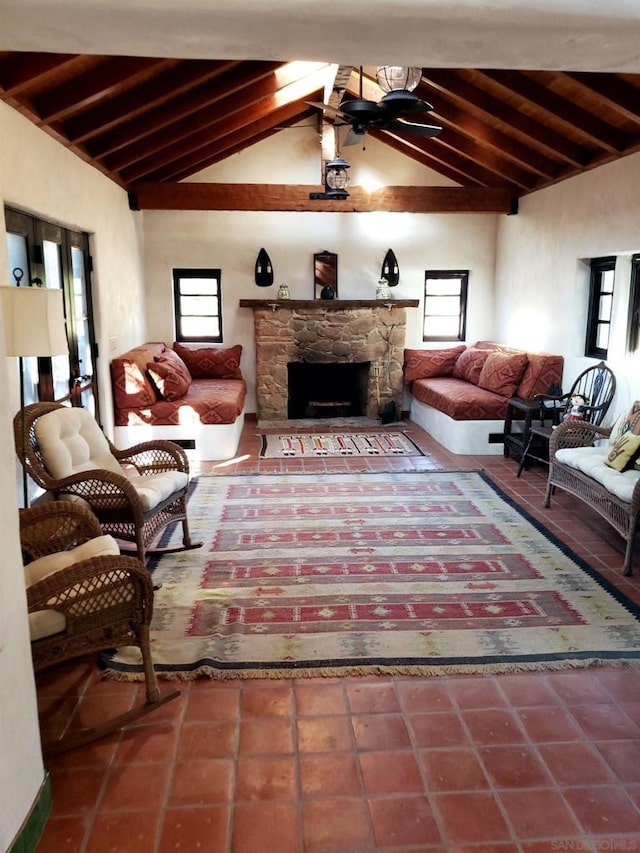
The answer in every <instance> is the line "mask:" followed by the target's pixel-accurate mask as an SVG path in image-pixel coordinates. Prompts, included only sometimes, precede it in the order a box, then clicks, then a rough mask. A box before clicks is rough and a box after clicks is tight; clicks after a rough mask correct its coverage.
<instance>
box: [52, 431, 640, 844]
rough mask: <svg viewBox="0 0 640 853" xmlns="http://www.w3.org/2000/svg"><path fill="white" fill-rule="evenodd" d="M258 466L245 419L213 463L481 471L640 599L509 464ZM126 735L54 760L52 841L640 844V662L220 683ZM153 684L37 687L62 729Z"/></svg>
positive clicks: (187, 695)
mask: <svg viewBox="0 0 640 853" xmlns="http://www.w3.org/2000/svg"><path fill="white" fill-rule="evenodd" d="M405 427H406V429H407V430H408V432H409V434H410V435H411V437H412V438H413V439H414V440H415V441H416V443H418V445H419V446H420V447H422V448H423V449H424V450H426V451H428V452H429V453H430V454H431V455H430V456H425V457H415V458H412V459H406V460H405V459H384V460H380V459H365V460H364V461H362V460H343V459H323V460H311V461H310V462H307V463H303V462H300V461H296V460H286V461H278V460H275V461H274V460H258V459H257V453H258V447H259V441H258V437H257V434H258V432H259V430H258V427H257V425H256V424H255V422H254V423H248V424H247V425H246V426H245V430H244V436H243V440H242V443H241V446H240V448H239V453H238V459H237V461H234V462H232V463H206V465H204V464H203V465H202V467H201V472H202V473H240V472H249V471H260V472H279V471H290V470H297V471H300V470H305V471H307V470H310V471H324V470H327V471H338V470H339V471H348V470H389V469H393V470H425V471H429V470H432V469H433V468H434V467H443V468H446V469H469V468H471V469H474V468H484V469H485V470H486V471H487V472H488V473H489V474H490V475H491V477H492V478H493V479H494V481H495V482H496V483H497V484H498V485H499V486H501V488H502V489H503V490H504V491H505V492H506V493H507V494H508V495H510V496H511V497H513V498H515V499H516V500H517V501H518V503H520V504H521V505H522V506H523V507H524V508H525V509H527V510H528V511H529V512H530V513H531V514H532V515H534V516H535V517H536V518H539V519H541V520H542V521H543V522H544V523H545V524H546V525H547V526H548V527H549V528H550V529H551V530H553V531H554V532H555V533H556V535H558V536H559V537H560V538H561V539H563V540H564V541H565V542H567V543H568V544H569V545H570V546H571V547H572V548H573V549H574V550H575V551H577V552H578V553H579V554H580V555H581V556H583V557H584V558H585V559H586V560H587V561H589V562H590V563H591V564H592V565H593V566H594V567H595V568H596V569H597V570H598V571H599V572H601V574H602V575H604V576H605V577H607V578H608V579H609V580H611V581H612V582H613V583H615V584H616V585H617V586H618V587H619V588H620V589H622V590H624V592H625V593H626V594H627V595H629V596H630V597H631V598H633V599H634V600H636V601H639V600H640V581H639V580H638V579H637V578H640V566H638V567H637V569H636V573H637V574H636V578H622V577H621V575H620V566H621V564H622V543H621V541H620V539H619V538H618V537H617V536H616V534H615V533H613V532H612V531H610V530H609V528H608V527H607V525H606V524H604V523H603V522H601V521H600V520H599V519H598V517H597V516H595V515H594V514H593V513H591V512H590V511H588V510H586V509H584V508H583V507H582V506H581V504H580V503H579V502H578V501H576V500H574V499H572V498H569V497H568V496H566V495H562V494H561V493H558V494H557V495H556V497H555V498H554V500H553V505H552V508H551V509H549V510H545V509H544V508H543V506H542V496H543V492H544V486H545V479H546V473H545V471H544V469H542V468H538V469H533V468H532V469H530V470H529V471H526V472H525V473H524V474H523V476H522V478H521V479H520V480H518V479H517V478H516V477H515V468H516V466H515V464H514V462H513V461H512V460H509V459H504V458H503V457H502V456H493V457H484V456H483V457H461V456H453V455H451V454H449V453H447V452H445V451H444V450H443V449H442V448H440V447H439V445H437V444H436V443H435V442H433V441H432V440H431V439H430V438H429V436H427V435H426V434H425V433H424V432H423V431H422V430H420V429H419V428H418V427H416V426H414V425H413V424H410V423H407V424H406V425H405ZM181 688H182V694H181V696H180V697H179V698H178V699H177V700H176V701H174V702H171V703H169V704H168V705H166V706H164V707H163V708H161V709H159V710H158V711H157V712H154V713H153V714H151V715H149V716H148V717H146V718H145V719H144V720H143V721H141V722H139V724H138V725H136V726H134V727H132V728H130V729H129V730H127V731H124V732H121V733H118V734H116V735H113V736H111V737H110V738H109V739H107V740H103V741H101V742H98V743H95V744H93V745H92V746H89V747H86V748H84V749H80V750H76V751H75V752H71V753H67V754H66V755H64V756H60V757H58V758H55V759H51V760H50V761H49V762H48V769H49V771H50V773H51V778H52V785H53V810H52V815H51V818H50V819H49V821H48V823H47V825H46V828H45V832H44V836H43V838H42V840H41V842H40V845H39V847H38V851H39V853H60V851H69V853H73V852H74V851H83V852H84V851H90V853H106V851H117V853H129V851H131V853H147V851H148V853H165V852H166V851H176V850H177V851H187V853H192V851H210V853H226V851H232V853H301V851H304V853H347V851H348V853H368V851H387V853H391V851H415V853H417V851H421V852H422V851H424V853H427V851H430V853H435V851H441V853H444V852H445V851H455V853H508V852H509V853H511V851H520V853H543V851H556V850H567V851H578V850H580V851H582V850H594V851H595V850H598V851H605V850H606V851H614V850H615V851H640V668H638V669H634V668H633V667H619V668H614V667H600V668H592V669H585V670H575V671H567V670H563V671H555V672H554V671H546V672H536V673H524V674H523V673H513V674H506V675H496V676H492V675H487V676H483V677H480V676H439V677H433V678H408V677H397V678H387V677H372V678H343V679H333V678H332V679H300V680H277V681H272V680H259V681H227V682H211V681H208V680H206V679H199V680H197V681H194V682H186V683H184V684H182V685H181ZM141 691H142V686H141V685H132V684H124V683H115V682H105V681H101V680H100V676H99V674H97V673H96V671H95V669H94V667H93V661H82V662H80V663H78V664H76V665H73V666H69V667H66V668H62V669H58V670H56V671H55V672H52V673H49V674H47V675H46V676H45V677H43V678H41V679H40V680H39V687H38V697H39V702H40V706H41V710H42V711H43V712H47V719H48V723H47V725H48V726H54V725H63V724H64V721H65V720H66V719H67V717H68V715H69V713H70V712H72V711H74V710H77V707H78V706H79V708H80V709H81V710H82V711H83V714H84V716H86V717H87V718H91V717H92V716H93V715H95V714H99V713H105V712H106V713H108V712H110V711H115V710H116V709H117V708H123V707H128V706H129V705H130V703H131V702H132V701H133V700H134V697H135V696H136V695H139V694H140V692H141Z"/></svg>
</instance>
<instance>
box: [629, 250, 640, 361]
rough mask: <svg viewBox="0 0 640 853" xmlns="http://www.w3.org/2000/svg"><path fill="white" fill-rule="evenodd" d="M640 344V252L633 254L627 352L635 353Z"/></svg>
mask: <svg viewBox="0 0 640 853" xmlns="http://www.w3.org/2000/svg"><path fill="white" fill-rule="evenodd" d="M639 346H640V254H636V255H631V277H630V282H629V316H628V320H627V352H628V353H634V352H636V351H637V350H638V347H639Z"/></svg>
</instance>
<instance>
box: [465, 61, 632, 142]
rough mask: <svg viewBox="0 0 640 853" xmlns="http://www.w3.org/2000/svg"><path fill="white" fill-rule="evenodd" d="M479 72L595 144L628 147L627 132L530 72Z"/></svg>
mask: <svg viewBox="0 0 640 853" xmlns="http://www.w3.org/2000/svg"><path fill="white" fill-rule="evenodd" d="M478 74H479V75H481V76H482V77H486V78H487V79H488V80H493V81H494V82H495V83H498V85H500V86H502V87H503V88H504V89H506V90H507V91H509V92H512V93H513V94H515V95H517V96H518V97H520V98H523V99H524V100H525V101H529V102H530V103H531V104H533V105H534V106H535V108H536V109H540V110H544V111H545V112H546V113H548V114H549V115H550V116H553V118H554V119H557V120H558V121H561V122H563V124H566V125H567V126H568V127H571V128H572V129H573V130H575V131H576V132H577V133H579V134H580V135H581V136H584V137H585V139H587V140H588V141H589V142H590V143H592V144H593V145H597V146H598V147H600V148H604V149H605V150H606V151H611V152H620V151H623V150H624V148H625V146H626V143H627V138H626V136H625V134H624V133H622V132H621V131H619V130H618V129H617V128H615V127H613V126H612V125H610V124H608V123H607V122H606V121H603V120H602V119H600V118H598V117H597V116H595V115H594V114H593V113H590V112H589V111H588V110H585V109H583V108H582V107H580V106H578V104H576V103H575V102H574V101H571V100H569V99H568V98H563V97H562V96H561V95H558V94H557V93H556V92H554V91H552V90H551V89H549V88H548V87H547V86H543V85H542V84H541V83H538V82H536V81H535V80H532V79H531V77H527V75H526V74H523V73H522V72H520V71H486V70H484V69H483V70H482V71H479V72H478Z"/></svg>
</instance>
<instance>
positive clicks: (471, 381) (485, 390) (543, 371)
mask: <svg viewBox="0 0 640 853" xmlns="http://www.w3.org/2000/svg"><path fill="white" fill-rule="evenodd" d="M563 366H564V359H563V357H562V356H560V355H550V354H548V353H532V352H525V351H523V350H517V349H514V348H512V347H505V346H503V345H502V344H499V343H496V342H494V341H478V342H477V343H476V344H474V345H473V346H470V347H467V346H465V345H460V346H457V347H447V348H445V349H434V350H426V349H424V350H410V349H406V350H405V355H404V382H405V385H406V386H407V388H408V390H409V393H410V395H411V403H410V409H409V417H410V419H411V420H412V421H415V422H416V423H417V424H418V425H419V426H421V427H422V428H423V429H425V430H426V431H427V432H428V433H429V434H430V435H431V436H433V438H435V439H436V441H438V442H439V443H440V444H442V445H444V447H446V448H447V449H448V450H450V451H451V452H453V453H464V454H473V455H490V454H500V453H502V452H503V435H504V420H505V415H506V411H507V404H508V402H509V399H510V398H511V397H514V396H515V397H521V398H531V397H534V396H535V395H536V394H546V393H547V392H548V390H549V386H550V385H552V384H554V383H561V381H562V371H563Z"/></svg>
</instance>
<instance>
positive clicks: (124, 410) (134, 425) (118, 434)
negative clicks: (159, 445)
mask: <svg viewBox="0 0 640 853" xmlns="http://www.w3.org/2000/svg"><path fill="white" fill-rule="evenodd" d="M241 355H242V347H241V346H240V345H239V344H238V345H236V346H232V347H213V346H203V345H199V346H196V345H193V346H188V345H186V344H179V343H174V344H173V345H172V346H171V347H168V346H167V345H166V344H165V343H163V342H161V341H158V342H150V343H145V344H142V345H141V346H139V347H135V348H134V349H131V350H129V351H128V352H125V353H123V354H122V355H120V356H118V357H117V358H114V359H113V360H112V361H111V382H112V389H113V403H114V443H115V444H116V445H117V446H119V447H128V446H130V445H132V444H137V443H138V442H140V441H145V440H146V439H147V438H151V437H153V438H167V439H171V440H173V441H178V442H179V443H180V444H182V445H183V446H184V447H186V448H187V449H192V450H195V451H196V452H197V455H198V456H199V457H200V458H201V459H230V458H231V457H232V456H233V455H234V454H235V452H236V449H237V446H238V442H239V440H240V435H241V433H242V426H243V423H244V401H245V397H246V393H247V386H246V384H245V381H244V379H243V378H242V372H241V370H240V358H241Z"/></svg>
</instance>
